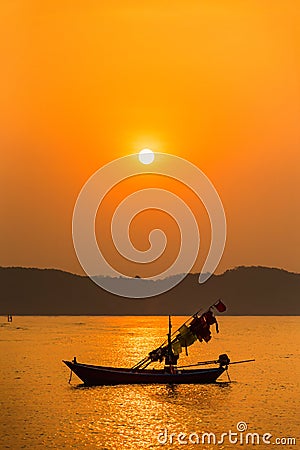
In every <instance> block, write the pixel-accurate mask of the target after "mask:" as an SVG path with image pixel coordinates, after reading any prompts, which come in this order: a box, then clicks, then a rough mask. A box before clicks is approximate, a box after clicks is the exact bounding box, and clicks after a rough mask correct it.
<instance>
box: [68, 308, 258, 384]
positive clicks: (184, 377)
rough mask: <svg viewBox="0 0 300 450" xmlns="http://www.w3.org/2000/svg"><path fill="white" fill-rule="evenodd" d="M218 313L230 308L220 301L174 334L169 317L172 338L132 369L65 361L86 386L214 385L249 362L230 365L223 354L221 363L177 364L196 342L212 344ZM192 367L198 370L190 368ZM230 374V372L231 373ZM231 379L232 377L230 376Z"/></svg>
mask: <svg viewBox="0 0 300 450" xmlns="http://www.w3.org/2000/svg"><path fill="white" fill-rule="evenodd" d="M214 310H217V311H219V312H224V311H225V310H226V306H225V305H224V303H222V302H221V300H219V301H218V302H216V303H215V304H213V305H212V306H211V307H210V308H209V309H208V310H207V311H206V312H204V313H203V314H201V315H199V313H200V311H198V312H197V313H196V314H194V315H193V316H192V317H190V318H189V319H188V320H187V321H186V322H185V323H184V324H183V325H182V326H181V327H180V328H178V330H176V331H175V332H174V333H172V332H171V329H172V324H171V316H169V333H168V339H167V341H165V342H164V343H163V344H162V345H161V346H160V347H158V348H156V349H155V350H153V351H152V352H150V353H149V354H148V355H147V356H146V357H145V358H143V359H142V360H141V361H139V362H138V363H137V364H135V365H134V366H133V367H132V368H120V367H105V366H95V365H91V364H82V363H79V362H78V361H77V360H76V357H74V359H73V361H63V362H64V363H65V364H66V365H67V366H68V367H69V368H70V369H71V375H70V380H69V382H70V381H71V377H72V373H75V375H77V377H78V378H80V380H81V381H83V383H84V384H85V385H86V386H99V385H117V384H204V383H214V382H215V381H216V380H217V379H218V378H219V377H220V376H221V375H222V373H223V372H224V371H226V372H227V370H228V366H229V364H238V363H241V362H249V361H253V360H247V361H237V362H234V363H232V362H230V359H229V358H228V356H227V355H226V354H222V355H220V356H219V357H218V359H217V360H213V361H203V362H198V363H197V364H192V365H187V366H178V365H177V361H178V359H179V354H180V353H181V352H182V349H183V348H185V351H186V355H188V347H189V346H190V345H192V344H193V343H194V342H195V341H197V340H199V341H200V342H203V341H205V342H209V341H210V339H211V331H210V327H211V325H213V324H215V326H216V331H217V332H219V328H218V323H217V320H216V318H215V316H214ZM163 361H164V368H163V369H147V366H149V365H150V364H151V363H156V362H160V363H162V362H163ZM208 365H217V367H205V368H199V366H208ZM190 367H197V368H194V369H190ZM227 375H228V372H227ZM228 379H229V380H230V378H229V375H228Z"/></svg>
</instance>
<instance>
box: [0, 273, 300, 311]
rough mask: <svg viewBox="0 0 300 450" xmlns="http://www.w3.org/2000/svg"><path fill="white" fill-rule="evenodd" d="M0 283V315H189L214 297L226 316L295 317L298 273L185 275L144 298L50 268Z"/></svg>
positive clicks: (8, 276) (1, 277)
mask: <svg viewBox="0 0 300 450" xmlns="http://www.w3.org/2000/svg"><path fill="white" fill-rule="evenodd" d="M109 281H110V282H112V283H114V282H119V283H120V282H124V281H125V282H128V279H122V278H121V279H118V278H111V279H110V280H109ZM132 281H134V279H133V280H132ZM140 281H141V282H143V283H151V282H150V281H146V280H140ZM152 283H153V281H152ZM155 283H163V280H159V281H155ZM0 285H1V299H0V314H1V315H5V314H8V313H10V314H15V315H167V314H172V315H190V314H193V313H194V312H195V311H196V310H198V309H199V308H200V307H202V306H203V307H204V308H205V307H207V306H209V305H211V304H212V303H213V302H215V301H216V300H218V299H219V298H221V299H222V300H223V301H224V302H225V304H226V305H227V312H226V314H228V315H299V313H300V307H299V292H300V274H296V273H290V272H287V271H285V270H281V269H275V268H267V267H238V268H236V269H231V270H227V271H226V272H225V273H223V274H221V275H213V276H212V277H211V278H210V279H209V280H208V281H207V282H206V283H204V284H202V285H199V284H198V275H197V274H188V275H187V277H186V278H185V279H184V280H183V281H182V282H181V283H180V284H178V285H177V286H176V287H174V288H173V289H172V290H170V291H168V292H165V293H164V294H161V295H159V296H157V297H153V298H149V299H127V298H123V297H118V296H116V295H113V294H110V293H109V292H107V291H104V290H103V289H101V288H100V287H98V286H97V285H95V284H94V283H93V282H92V281H91V280H90V279H89V278H88V277H85V276H79V275H74V274H71V273H68V272H63V271H60V270H55V269H34V268H21V267H2V268H0Z"/></svg>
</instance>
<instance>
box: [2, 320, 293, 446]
mask: <svg viewBox="0 0 300 450" xmlns="http://www.w3.org/2000/svg"><path fill="white" fill-rule="evenodd" d="M185 319H186V318H184V317H174V318H173V330H175V329H176V328H177V327H178V326H179V325H180V324H181V323H182V322H183V321H184V320H185ZM6 320H7V319H6V318H5V317H3V318H1V320H0V352H1V358H0V383H1V390H0V392H1V394H0V403H1V405H0V406H1V419H0V436H1V439H0V448H1V449H2V448H3V449H4V448H10V449H14V450H18V449H23V448H26V449H33V450H35V449H42V448H43V449H48V448H49V449H52V448H53V449H71V448H78V449H81V448H82V449H103V450H104V449H116V450H122V449H128V450H129V449H130V450H133V449H139V448H145V449H164V448H165V449H167V448H168V449H172V448H174V449H178V448H195V449H197V448H199V449H200V448H201V449H206V450H208V449H214V450H216V449H234V448H247V449H248V448H261V449H263V448H278V449H279V448H294V449H296V448H300V436H299V434H300V433H299V430H300V427H299V417H300V414H299V398H300V394H299V380H300V371H299V368H300V349H299V341H300V339H299V338H300V327H299V325H300V319H299V317H229V316H225V317H219V318H218V321H219V327H220V333H219V334H216V332H215V330H213V338H212V340H211V341H210V342H209V343H201V344H200V343H199V342H197V343H195V344H194V345H193V346H191V347H189V348H188V352H189V356H188V357H187V356H186V355H185V352H184V351H183V353H182V354H181V358H180V364H182V365H183V364H193V363H196V362H198V361H201V360H202V361H205V360H212V359H217V358H218V355H219V354H222V353H227V354H228V355H229V357H230V359H231V360H232V361H238V360H244V359H250V358H255V360H256V361H255V362H252V363H248V364H240V365H239V364H236V365H232V366H231V367H230V369H229V376H230V379H231V382H229V381H228V377H227V374H226V372H225V373H224V374H223V375H222V376H221V377H220V379H219V382H218V383H216V384H211V385H181V386H166V385H144V386H142V385H137V386H102V387H101V386H99V387H90V388H88V387H84V386H82V383H81V381H80V380H79V379H78V378H77V377H76V376H75V375H73V377H72V380H71V384H68V380H69V377H70V370H69V369H68V368H67V367H66V366H65V365H64V364H63V363H62V359H69V360H70V359H72V358H73V357H74V356H76V357H77V361H78V362H83V363H89V364H99V365H108V366H118V367H131V366H132V365H133V364H135V363H136V362H137V361H139V360H140V359H141V358H143V357H144V356H145V355H147V354H148V352H149V351H151V350H152V349H154V348H155V347H157V346H158V345H160V344H161V342H162V341H163V340H164V339H165V338H166V333H167V327H168V318H167V317H25V316H24V317H14V318H13V322H12V323H7V322H6ZM247 433H248V437H247V436H246V435H247ZM246 438H247V439H246ZM291 438H292V439H294V440H293V441H291V440H290V441H289V440H288V439H291ZM257 439H259V442H258V441H257ZM268 442H270V444H269V443H268ZM254 443H255V445H253V444H254Z"/></svg>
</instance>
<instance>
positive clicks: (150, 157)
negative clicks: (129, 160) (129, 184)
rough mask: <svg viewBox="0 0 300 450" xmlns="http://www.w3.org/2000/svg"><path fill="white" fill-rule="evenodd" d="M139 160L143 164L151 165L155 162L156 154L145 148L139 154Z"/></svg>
mask: <svg viewBox="0 0 300 450" xmlns="http://www.w3.org/2000/svg"><path fill="white" fill-rule="evenodd" d="M139 160H140V162H141V163H142V164H151V163H152V162H153V161H154V152H153V151H152V150H150V148H144V149H143V150H141V151H140V152H139Z"/></svg>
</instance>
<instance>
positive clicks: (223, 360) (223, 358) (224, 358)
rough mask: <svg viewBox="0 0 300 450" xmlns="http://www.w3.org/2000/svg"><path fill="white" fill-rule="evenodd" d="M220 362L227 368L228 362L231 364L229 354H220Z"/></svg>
mask: <svg viewBox="0 0 300 450" xmlns="http://www.w3.org/2000/svg"><path fill="white" fill-rule="evenodd" d="M218 363H219V364H220V367H224V368H226V369H227V367H228V364H230V359H229V358H228V355H226V353H224V354H223V355H219V359H218Z"/></svg>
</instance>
